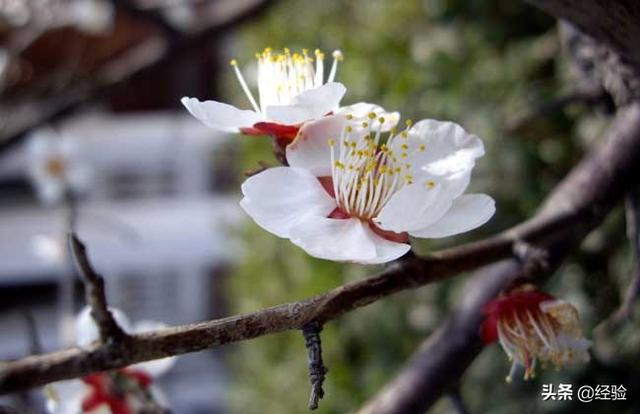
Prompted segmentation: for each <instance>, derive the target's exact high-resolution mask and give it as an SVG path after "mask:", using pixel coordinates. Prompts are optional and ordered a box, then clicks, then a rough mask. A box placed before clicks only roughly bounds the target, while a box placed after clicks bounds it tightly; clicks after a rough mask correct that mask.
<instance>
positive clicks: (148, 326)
mask: <svg viewBox="0 0 640 414" xmlns="http://www.w3.org/2000/svg"><path fill="white" fill-rule="evenodd" d="M166 327H167V325H166V324H165V323H162V322H156V321H139V322H136V323H135V324H134V325H133V329H132V331H131V333H142V332H149V331H154V330H156V329H162V328H166ZM175 362H176V358H175V357H168V358H162V359H156V360H153V361H146V362H141V363H139V364H135V365H132V366H131V368H134V369H139V370H141V371H144V372H146V373H147V374H149V375H151V377H153V378H157V377H159V376H161V375H162V374H164V373H165V372H167V371H168V370H170V369H171V367H173V365H174V364H175Z"/></svg>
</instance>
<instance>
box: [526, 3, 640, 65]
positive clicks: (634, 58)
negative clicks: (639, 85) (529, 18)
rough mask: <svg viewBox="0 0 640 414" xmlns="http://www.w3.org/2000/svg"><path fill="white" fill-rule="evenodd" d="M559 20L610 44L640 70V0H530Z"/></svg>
mask: <svg viewBox="0 0 640 414" xmlns="http://www.w3.org/2000/svg"><path fill="white" fill-rule="evenodd" d="M526 1H527V2H528V3H531V4H533V5H534V6H537V7H539V8H541V9H542V10H544V11H545V12H547V13H549V14H550V15H552V16H555V17H557V18H558V19H563V20H568V21H570V22H571V23H573V24H575V25H576V26H578V27H579V28H580V29H581V30H582V31H584V32H585V33H588V34H589V35H590V36H592V37H593V38H595V39H597V40H599V41H601V42H603V43H605V44H607V45H609V46H610V47H612V48H613V49H614V50H616V51H617V52H619V53H621V55H622V56H623V57H624V58H625V60H627V61H629V62H630V63H632V65H633V66H634V67H635V68H636V69H640V49H639V48H638V47H637V46H638V39H639V38H640V24H638V22H639V21H640V3H639V2H638V1H636V0H616V1H602V0H526Z"/></svg>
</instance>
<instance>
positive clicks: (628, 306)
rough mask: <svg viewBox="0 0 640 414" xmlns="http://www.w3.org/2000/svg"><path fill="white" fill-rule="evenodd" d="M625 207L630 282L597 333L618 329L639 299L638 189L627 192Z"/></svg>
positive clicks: (639, 200) (639, 242)
mask: <svg viewBox="0 0 640 414" xmlns="http://www.w3.org/2000/svg"><path fill="white" fill-rule="evenodd" d="M625 207H626V219H627V237H628V238H629V245H630V246H631V257H632V259H631V260H632V271H631V280H630V281H629V286H628V287H627V290H626V293H625V295H624V298H623V300H622V304H620V307H619V308H618V309H617V310H616V311H615V312H614V313H613V314H612V315H611V316H610V317H609V318H607V320H605V321H604V322H603V323H602V324H601V325H600V326H599V327H598V330H599V332H602V333H605V334H606V333H608V332H610V331H611V330H615V329H616V328H618V327H620V326H621V325H622V324H623V323H624V322H625V321H627V320H629V319H630V318H631V317H632V316H633V309H634V307H635V305H636V303H637V300H638V298H639V297H640V187H636V188H635V189H633V190H632V191H630V192H629V194H628V195H627V199H626V206H625ZM602 329H604V331H601V330H602Z"/></svg>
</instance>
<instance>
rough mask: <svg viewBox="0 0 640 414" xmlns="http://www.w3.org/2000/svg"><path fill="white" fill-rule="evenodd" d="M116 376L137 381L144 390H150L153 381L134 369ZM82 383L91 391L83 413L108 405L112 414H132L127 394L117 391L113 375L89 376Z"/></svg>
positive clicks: (84, 404) (124, 370)
mask: <svg viewBox="0 0 640 414" xmlns="http://www.w3.org/2000/svg"><path fill="white" fill-rule="evenodd" d="M114 375H123V376H126V377H127V378H128V379H130V380H133V381H135V382H136V383H137V384H138V386H140V387H141V388H143V389H147V388H149V386H150V385H151V382H152V379H151V377H150V376H149V375H147V374H146V373H144V372H141V371H137V370H133V369H128V368H125V369H122V370H119V371H118V372H117V373H116V374H114ZM82 381H83V382H84V383H85V384H87V385H88V386H89V388H90V389H91V391H90V393H89V395H88V396H87V397H85V399H84V400H83V401H82V411H83V412H89V411H92V410H95V409H96V408H98V407H100V406H101V405H103V404H104V405H106V406H107V407H109V410H110V411H111V413H112V414H132V412H131V409H130V408H129V405H128V404H127V395H126V393H123V392H121V391H120V390H117V389H116V387H115V384H114V378H113V376H112V375H109V374H107V373H104V372H101V373H97V374H91V375H87V376H86V377H84V378H82Z"/></svg>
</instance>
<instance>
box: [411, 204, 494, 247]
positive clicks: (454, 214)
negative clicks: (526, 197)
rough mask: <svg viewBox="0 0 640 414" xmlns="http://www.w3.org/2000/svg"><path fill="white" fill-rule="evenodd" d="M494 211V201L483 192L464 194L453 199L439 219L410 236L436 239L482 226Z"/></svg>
mask: <svg viewBox="0 0 640 414" xmlns="http://www.w3.org/2000/svg"><path fill="white" fill-rule="evenodd" d="M495 211H496V206H495V202H494V201H493V199H492V198H491V197H489V196H488V195H485V194H464V195H461V196H460V197H458V198H456V199H455V200H453V205H452V206H451V209H449V211H447V213H446V214H445V215H444V216H442V218H441V219H440V220H438V221H437V222H436V223H433V224H432V225H430V226H428V227H426V228H424V229H420V230H417V231H413V232H411V235H412V236H416V237H426V238H431V239H437V238H440V237H448V236H453V235H455V234H460V233H464V232H466V231H469V230H473V229H475V228H477V227H480V226H482V225H483V224H484V223H486V222H487V221H489V219H490V218H491V217H492V216H493V214H494V213H495Z"/></svg>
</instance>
